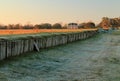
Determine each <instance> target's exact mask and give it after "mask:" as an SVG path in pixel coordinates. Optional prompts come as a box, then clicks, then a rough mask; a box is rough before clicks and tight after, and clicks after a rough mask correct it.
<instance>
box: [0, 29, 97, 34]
mask: <svg viewBox="0 0 120 81" xmlns="http://www.w3.org/2000/svg"><path fill="white" fill-rule="evenodd" d="M88 30H97V29H28V30H25V29H16V30H15V29H14V30H0V35H13V34H33V33H57V32H81V31H88Z"/></svg>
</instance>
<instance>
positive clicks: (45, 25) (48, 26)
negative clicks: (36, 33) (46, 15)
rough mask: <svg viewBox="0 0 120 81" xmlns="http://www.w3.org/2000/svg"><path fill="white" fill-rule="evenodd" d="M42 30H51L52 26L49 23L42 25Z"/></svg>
mask: <svg viewBox="0 0 120 81" xmlns="http://www.w3.org/2000/svg"><path fill="white" fill-rule="evenodd" d="M41 28H43V29H51V28H52V25H51V24H49V23H44V24H41Z"/></svg>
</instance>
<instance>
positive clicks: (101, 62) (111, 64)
mask: <svg viewBox="0 0 120 81" xmlns="http://www.w3.org/2000/svg"><path fill="white" fill-rule="evenodd" d="M0 81H120V36H119V35H115V34H102V35H97V36H96V37H94V38H90V39H87V40H84V41H78V42H74V43H71V44H67V45H62V46H58V47H54V48H49V49H43V50H41V51H40V52H38V53H36V52H33V53H30V54H29V55H28V54H26V55H24V56H21V57H15V58H14V57H13V58H10V59H8V60H7V61H2V62H1V64H0Z"/></svg>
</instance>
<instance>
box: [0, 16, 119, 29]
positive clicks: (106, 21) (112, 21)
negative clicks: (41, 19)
mask: <svg viewBox="0 0 120 81" xmlns="http://www.w3.org/2000/svg"><path fill="white" fill-rule="evenodd" d="M77 24H78V28H79V29H81V28H98V27H102V28H109V27H112V28H118V27H120V18H108V17H103V18H102V21H101V22H100V23H99V24H98V25H95V23H94V22H83V23H77ZM67 26H68V24H65V25H63V26H62V25H61V24H60V23H55V24H53V25H52V24H50V23H42V24H36V25H32V24H29V23H28V24H26V25H21V24H9V25H0V29H67Z"/></svg>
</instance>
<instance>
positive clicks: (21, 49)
mask: <svg viewBox="0 0 120 81" xmlns="http://www.w3.org/2000/svg"><path fill="white" fill-rule="evenodd" d="M97 33H98V32H97V30H95V31H84V32H76V33H61V34H53V35H50V36H34V37H33V36H29V37H25V38H19V39H11V40H10V39H5V38H0V60H3V59H6V58H8V57H11V56H17V55H20V54H25V53H26V52H31V51H34V50H36V45H37V48H38V49H39V50H40V49H43V48H48V47H53V46H58V45H62V44H67V43H70V42H73V41H78V40H83V39H86V38H89V37H92V36H94V35H96V34H97ZM35 44H36V45H35Z"/></svg>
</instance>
